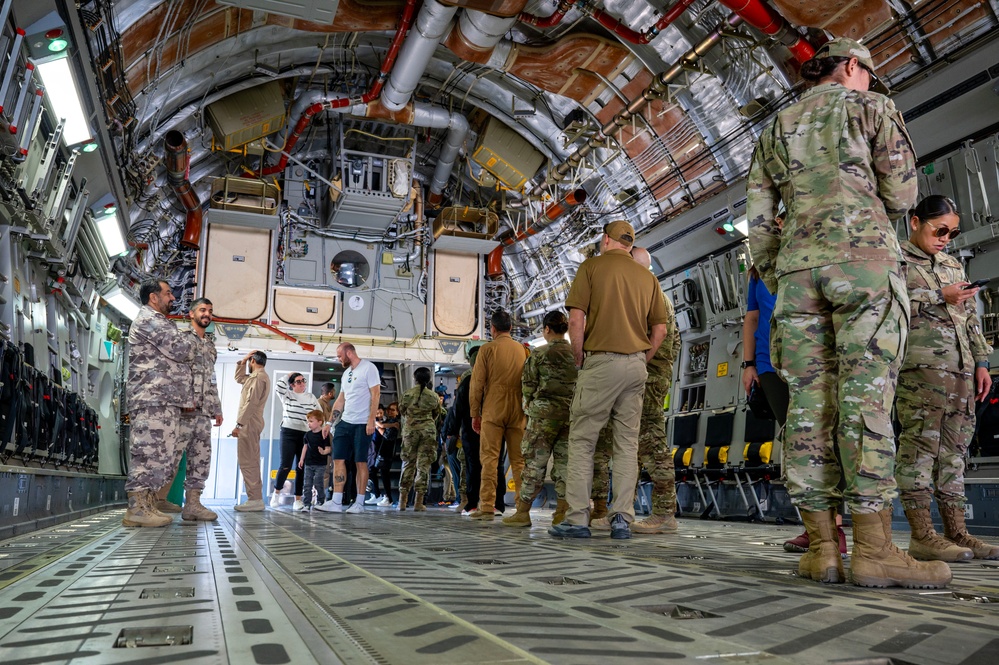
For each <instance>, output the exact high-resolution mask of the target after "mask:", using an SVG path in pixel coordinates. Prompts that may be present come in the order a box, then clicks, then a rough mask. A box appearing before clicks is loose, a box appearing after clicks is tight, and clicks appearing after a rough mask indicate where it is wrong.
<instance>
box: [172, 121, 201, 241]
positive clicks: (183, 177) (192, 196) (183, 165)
mask: <svg viewBox="0 0 999 665" xmlns="http://www.w3.org/2000/svg"><path fill="white" fill-rule="evenodd" d="M163 148H164V152H165V155H164V160H163V161H164V164H165V166H166V172H167V183H168V184H169V185H170V187H171V188H172V189H173V192H174V194H176V195H177V199H178V200H179V201H180V203H181V205H183V206H184V208H185V209H186V210H187V222H186V224H184V235H183V237H182V238H181V240H180V244H181V245H183V246H184V247H190V248H194V249H197V247H198V245H199V243H200V241H201V201H199V200H198V194H197V193H196V192H195V191H194V187H193V186H191V181H190V180H188V179H187V167H188V162H189V159H190V157H189V156H188V154H187V139H185V138H184V135H183V134H181V133H180V132H178V131H177V130H171V131H169V132H167V133H166V136H164V137H163Z"/></svg>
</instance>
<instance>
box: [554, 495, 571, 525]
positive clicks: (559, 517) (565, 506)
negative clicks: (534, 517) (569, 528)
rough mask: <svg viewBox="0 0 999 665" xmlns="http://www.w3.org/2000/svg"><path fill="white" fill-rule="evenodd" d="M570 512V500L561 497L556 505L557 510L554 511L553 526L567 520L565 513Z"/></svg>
mask: <svg viewBox="0 0 999 665" xmlns="http://www.w3.org/2000/svg"><path fill="white" fill-rule="evenodd" d="M567 512H569V502H568V501H566V500H565V499H559V500H558V504H557V505H556V506H555V512H554V513H552V526H558V525H559V524H561V523H562V521H563V520H565V514H566V513H567Z"/></svg>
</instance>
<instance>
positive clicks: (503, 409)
mask: <svg viewBox="0 0 999 665" xmlns="http://www.w3.org/2000/svg"><path fill="white" fill-rule="evenodd" d="M490 326H491V332H492V337H493V341H491V342H489V343H488V344H484V345H483V346H482V347H481V350H480V351H479V357H478V359H477V360H476V362H475V367H474V369H473V370H472V384H471V390H470V391H469V406H470V411H471V416H472V429H474V430H475V431H476V432H477V433H479V434H480V435H481V442H480V447H479V459H480V460H481V461H482V468H483V469H484V472H483V474H482V482H481V483H480V485H479V508H478V510H473V511H472V513H471V515H469V517H471V518H472V519H476V520H491V519H493V516H494V515H495V503H496V478H495V477H494V476H493V474H492V469H495V468H496V465H497V464H498V463H499V455H500V450H501V449H502V447H503V441H504V440H505V441H506V449H507V451H508V454H509V455H510V467H511V470H512V471H513V478H514V483H515V484H516V488H517V493H518V494H519V493H520V473H521V471H523V470H524V456H523V454H522V453H521V450H520V442H521V441H522V440H523V438H524V428H525V427H526V426H527V417H526V416H525V415H524V410H523V405H522V404H521V402H522V401H523V393H522V392H521V382H520V377H521V374H522V373H523V370H524V362H526V361H527V356H528V354H529V352H528V350H527V349H526V348H525V347H524V345H523V344H520V343H519V342H516V341H515V340H514V339H513V338H512V337H510V329H511V328H513V320H512V319H511V318H510V314H509V312H505V311H503V310H501V309H499V310H496V311H495V312H493V315H492V317H491V318H490Z"/></svg>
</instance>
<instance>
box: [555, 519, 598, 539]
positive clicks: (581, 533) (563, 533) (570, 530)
mask: <svg viewBox="0 0 999 665" xmlns="http://www.w3.org/2000/svg"><path fill="white" fill-rule="evenodd" d="M548 535H549V536H553V537H555V538H589V537H590V528H589V527H587V526H576V525H575V524H568V523H566V522H562V523H561V524H559V525H558V526H553V527H550V528H549V529H548Z"/></svg>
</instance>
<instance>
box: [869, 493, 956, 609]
mask: <svg viewBox="0 0 999 665" xmlns="http://www.w3.org/2000/svg"><path fill="white" fill-rule="evenodd" d="M850 568H851V571H852V573H853V583H854V584H856V585H857V586H867V587H889V586H900V587H905V588H906V589H940V588H942V587H945V586H947V583H948V582H950V580H951V574H950V568H949V567H948V566H947V564H946V563H944V562H943V561H927V562H920V561H916V560H915V559H913V558H912V557H911V556H909V555H908V554H906V553H905V552H903V551H902V550H900V549H898V548H897V547H895V545H894V544H893V543H892V542H891V507H890V506H889V507H888V508H885V509H884V510H882V511H881V512H878V513H867V514H860V513H854V514H853V556H852V557H851V559H850Z"/></svg>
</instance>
